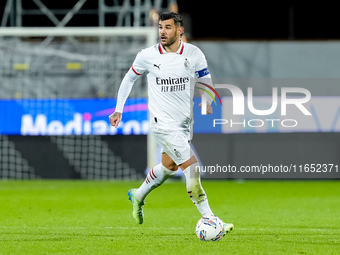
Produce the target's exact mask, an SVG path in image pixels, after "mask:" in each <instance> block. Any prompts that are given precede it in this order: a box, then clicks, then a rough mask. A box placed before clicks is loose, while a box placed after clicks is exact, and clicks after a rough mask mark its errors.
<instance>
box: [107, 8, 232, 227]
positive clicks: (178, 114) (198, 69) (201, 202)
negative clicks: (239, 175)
mask: <svg viewBox="0 0 340 255" xmlns="http://www.w3.org/2000/svg"><path fill="white" fill-rule="evenodd" d="M158 31H159V38H160V43H157V44H156V45H154V46H152V47H149V48H146V49H144V50H141V51H140V52H139V53H138V54H137V56H136V59H135V61H134V62H133V64H132V66H131V68H130V69H129V71H128V72H127V73H126V75H125V77H124V78H123V80H122V82H121V85H120V88H119V91H118V97H117V105H116V108H115V112H114V113H113V114H111V115H110V116H109V119H110V123H111V125H112V126H114V127H116V128H117V127H118V125H119V123H120V121H121V119H122V113H123V108H124V104H125V101H126V99H127V98H128V96H129V94H130V91H131V89H132V86H133V84H134V82H135V81H136V80H137V79H138V77H140V76H141V75H142V74H143V73H144V72H148V74H147V79H148V93H149V111H150V131H151V132H152V133H153V135H154V137H155V140H156V141H157V143H158V144H159V145H160V147H161V148H162V159H161V163H160V164H158V165H156V166H154V167H153V169H152V170H151V171H149V173H148V174H147V176H146V179H145V181H144V182H143V183H142V185H141V186H140V187H139V188H138V189H131V190H129V192H128V195H129V199H130V200H131V202H132V205H133V213H132V214H133V217H134V218H135V220H136V221H137V223H139V224H142V223H143V220H144V215H143V205H144V200H145V198H146V196H147V195H148V194H149V193H150V192H151V191H152V190H153V189H155V188H157V187H158V186H160V185H161V184H162V183H164V182H165V181H166V180H167V179H168V178H170V177H172V176H174V175H176V173H177V171H178V168H179V167H180V168H181V169H182V170H183V173H184V175H185V178H186V188H187V192H188V194H189V196H190V198H191V200H192V201H193V203H194V204H195V205H196V207H197V209H198V210H199V212H200V213H201V215H202V216H203V217H209V216H212V215H214V214H213V212H212V210H211V208H210V206H209V203H208V200H207V196H206V194H205V192H204V189H203V188H202V185H201V181H200V172H199V164H198V160H197V157H196V156H195V154H194V153H193V151H192V150H191V149H190V144H189V143H190V140H191V138H192V135H191V133H192V132H191V131H192V124H193V118H192V117H193V113H192V105H193V101H192V98H193V94H194V93H193V90H194V84H195V83H192V82H191V81H192V80H196V79H198V81H202V80H203V79H206V78H210V74H209V71H208V66H207V61H206V59H205V56H204V54H203V53H202V51H201V50H200V49H198V48H197V47H196V46H194V45H192V44H189V43H184V42H183V41H182V40H181V36H182V35H183V32H184V28H183V21H182V17H181V16H180V15H179V14H177V13H174V12H166V13H162V14H160V17H159V28H158ZM211 101H212V100H211ZM211 101H210V102H209V101H208V100H207V102H208V103H207V105H206V112H207V114H212V112H213V109H212V107H211V105H210V104H211ZM199 106H200V107H202V103H201V104H200V105H199ZM224 227H225V232H226V233H228V232H229V231H231V230H232V229H233V227H234V225H233V224H231V223H224Z"/></svg>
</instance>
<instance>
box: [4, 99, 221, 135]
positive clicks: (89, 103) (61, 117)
mask: <svg viewBox="0 0 340 255" xmlns="http://www.w3.org/2000/svg"><path fill="white" fill-rule="evenodd" d="M194 101H195V107H194V109H195V110H194V116H195V125H194V132H195V133H221V126H219V127H216V128H212V127H211V124H210V123H211V120H210V119H212V118H214V116H215V118H217V117H216V116H220V115H221V107H215V108H214V110H215V112H214V114H213V115H209V116H208V115H205V116H202V115H201V113H200V110H201V108H199V107H198V104H199V103H200V98H195V99H194ZM147 103H148V102H147V99H146V98H137V99H128V100H127V101H126V104H125V107H124V113H123V119H122V122H121V124H120V125H119V127H118V128H117V129H116V128H114V127H111V126H110V122H109V118H108V117H109V115H110V114H111V113H113V112H114V107H115V105H116V100H115V99H40V100H38V99H20V100H0V109H1V114H0V134H3V135H90V134H91V135H116V134H117V135H120V134H123V135H139V134H147V133H148V131H149V120H148V105H147ZM218 118H220V117H218ZM209 120H210V121H209Z"/></svg>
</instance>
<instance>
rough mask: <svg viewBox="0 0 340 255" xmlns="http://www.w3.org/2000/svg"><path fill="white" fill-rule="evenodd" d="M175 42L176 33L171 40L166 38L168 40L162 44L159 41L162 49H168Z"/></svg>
mask: <svg viewBox="0 0 340 255" xmlns="http://www.w3.org/2000/svg"><path fill="white" fill-rule="evenodd" d="M176 40H177V33H175V34H174V36H173V37H171V38H168V40H167V41H166V42H162V41H161V44H162V46H163V47H170V46H171V45H173V44H174V43H175V42H176Z"/></svg>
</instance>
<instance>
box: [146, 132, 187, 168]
mask: <svg viewBox="0 0 340 255" xmlns="http://www.w3.org/2000/svg"><path fill="white" fill-rule="evenodd" d="M151 131H152V133H153V135H154V137H155V140H156V142H157V143H158V145H159V146H160V147H161V148H162V153H164V152H165V153H166V154H168V155H169V157H170V158H171V159H172V160H173V161H174V162H175V163H176V165H181V164H183V163H184V162H185V161H187V160H188V159H190V158H191V156H192V155H191V148H190V132H185V131H180V130H162V129H157V128H152V129H151Z"/></svg>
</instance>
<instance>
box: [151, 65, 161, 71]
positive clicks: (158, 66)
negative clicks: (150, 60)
mask: <svg viewBox="0 0 340 255" xmlns="http://www.w3.org/2000/svg"><path fill="white" fill-rule="evenodd" d="M153 66H155V67H157V68H158V69H159V70H161V68H160V66H161V64H159V65H156V64H153Z"/></svg>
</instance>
